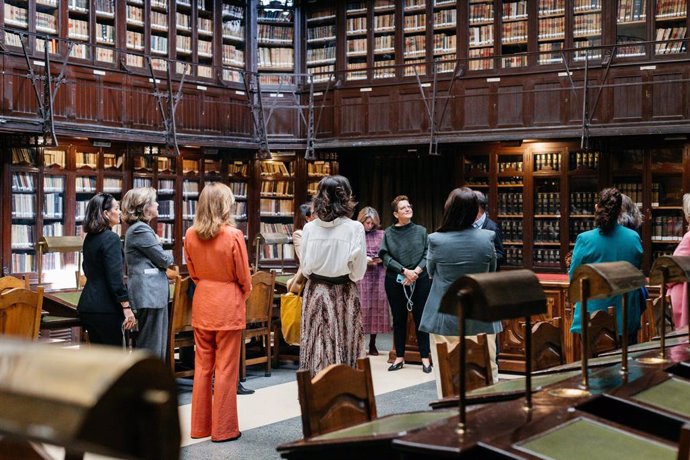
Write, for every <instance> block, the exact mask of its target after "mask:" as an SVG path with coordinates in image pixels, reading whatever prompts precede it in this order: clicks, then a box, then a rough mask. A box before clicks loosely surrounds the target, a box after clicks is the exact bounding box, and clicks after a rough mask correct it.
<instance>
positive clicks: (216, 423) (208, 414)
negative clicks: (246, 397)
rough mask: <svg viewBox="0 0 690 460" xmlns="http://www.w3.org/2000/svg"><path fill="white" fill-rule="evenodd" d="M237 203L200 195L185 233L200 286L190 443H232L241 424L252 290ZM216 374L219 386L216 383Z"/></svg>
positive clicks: (224, 191)
mask: <svg viewBox="0 0 690 460" xmlns="http://www.w3.org/2000/svg"><path fill="white" fill-rule="evenodd" d="M234 203H235V197H234V196H233V195H232V192H231V191H230V188H229V187H228V186H227V185H225V184H221V183H211V184H209V185H207V186H206V187H204V189H203V190H202V191H201V195H199V203H198V205H197V210H196V216H195V217H194V225H193V226H192V227H191V228H190V229H189V230H187V234H186V236H185V241H184V250H185V255H186V258H187V268H188V269H189V274H190V276H191V277H192V280H193V281H194V282H195V283H196V290H195V292H194V300H193V301H192V326H193V327H194V341H195V344H196V351H195V370H194V388H193V390H192V430H191V436H192V438H205V437H208V436H211V441H214V442H223V441H233V440H235V439H237V438H239V437H240V436H241V433H240V430H239V423H238V420H237V394H236V393H237V378H238V372H239V362H240V344H241V341H242V331H243V330H244V328H245V324H246V318H245V316H246V308H245V301H246V300H247V297H249V293H250V291H251V289H252V279H251V274H250V271H249V261H248V259H247V248H246V246H245V242H244V235H243V234H242V232H241V231H240V230H238V229H236V228H235V227H234V225H233V222H232V218H231V215H232V214H231V212H232V206H233V204H234ZM214 374H215V382H214Z"/></svg>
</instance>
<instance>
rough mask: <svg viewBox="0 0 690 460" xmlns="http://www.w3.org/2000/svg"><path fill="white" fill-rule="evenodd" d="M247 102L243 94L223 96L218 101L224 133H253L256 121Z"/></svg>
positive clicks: (217, 107) (217, 108) (217, 106)
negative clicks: (229, 96) (230, 96)
mask: <svg viewBox="0 0 690 460" xmlns="http://www.w3.org/2000/svg"><path fill="white" fill-rule="evenodd" d="M247 104H248V101H247V98H246V96H243V95H241V96H235V97H232V98H229V99H228V98H223V99H220V100H219V101H218V102H217V103H216V110H217V111H219V113H220V120H221V126H222V127H221V130H222V131H223V132H224V133H228V134H244V135H253V133H254V122H253V120H252V114H251V111H250V110H249V107H248V105H247Z"/></svg>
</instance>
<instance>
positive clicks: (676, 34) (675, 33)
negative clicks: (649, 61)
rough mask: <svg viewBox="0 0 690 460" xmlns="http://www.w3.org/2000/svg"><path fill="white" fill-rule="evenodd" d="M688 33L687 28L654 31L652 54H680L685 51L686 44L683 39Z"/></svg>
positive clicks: (668, 28)
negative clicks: (654, 38)
mask: <svg viewBox="0 0 690 460" xmlns="http://www.w3.org/2000/svg"><path fill="white" fill-rule="evenodd" d="M687 31H688V28H687V27H685V26H683V27H666V28H660V29H657V30H656V41H657V42H659V41H661V42H662V43H657V44H656V45H654V52H655V53H656V54H677V53H682V52H684V51H685V49H686V44H685V41H683V39H684V38H685V35H686V33H687Z"/></svg>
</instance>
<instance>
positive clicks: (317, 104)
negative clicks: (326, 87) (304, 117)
mask: <svg viewBox="0 0 690 460" xmlns="http://www.w3.org/2000/svg"><path fill="white" fill-rule="evenodd" d="M334 113H335V111H334V109H333V95H332V94H329V95H327V96H326V97H325V100H324V98H323V97H319V98H314V123H315V129H316V134H317V137H319V136H332V135H333V134H334V131H333V129H334V120H333V117H334ZM316 123H318V124H316Z"/></svg>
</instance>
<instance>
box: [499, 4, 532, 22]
mask: <svg viewBox="0 0 690 460" xmlns="http://www.w3.org/2000/svg"><path fill="white" fill-rule="evenodd" d="M526 17H527V0H520V1H517V2H508V3H504V4H503V20H506V19H521V18H526Z"/></svg>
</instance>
